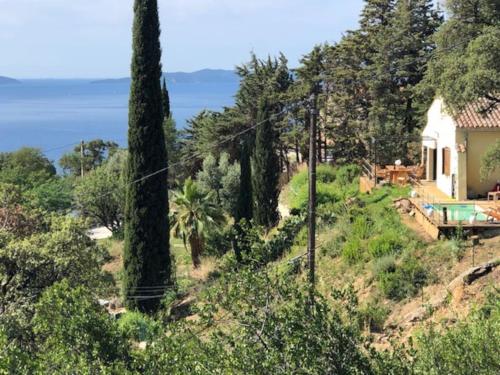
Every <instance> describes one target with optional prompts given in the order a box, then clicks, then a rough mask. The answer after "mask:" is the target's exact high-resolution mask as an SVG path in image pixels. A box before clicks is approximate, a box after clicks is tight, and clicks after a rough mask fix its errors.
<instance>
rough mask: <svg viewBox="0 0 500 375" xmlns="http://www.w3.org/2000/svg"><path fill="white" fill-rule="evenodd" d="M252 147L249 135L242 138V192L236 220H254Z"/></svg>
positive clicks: (239, 196)
mask: <svg viewBox="0 0 500 375" xmlns="http://www.w3.org/2000/svg"><path fill="white" fill-rule="evenodd" d="M250 157H251V149H250V141H249V139H248V137H246V139H244V140H242V142H241V150H240V169H241V172H240V192H239V195H238V208H237V210H236V218H235V219H236V220H235V221H236V222H239V221H240V220H242V219H245V220H247V221H250V220H252V215H253V192H252V166H251V159H250Z"/></svg>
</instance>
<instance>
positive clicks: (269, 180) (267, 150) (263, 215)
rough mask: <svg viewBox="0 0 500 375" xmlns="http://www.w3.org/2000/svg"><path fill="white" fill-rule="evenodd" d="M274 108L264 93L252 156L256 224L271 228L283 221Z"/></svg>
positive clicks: (260, 104)
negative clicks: (280, 220)
mask: <svg viewBox="0 0 500 375" xmlns="http://www.w3.org/2000/svg"><path fill="white" fill-rule="evenodd" d="M270 116H271V111H270V105H269V103H268V100H267V98H266V97H265V96H264V98H263V99H261V101H260V103H259V111H258V115H257V124H259V125H258V126H257V130H256V135H255V150H254V154H253V157H252V166H253V168H252V187H253V192H254V210H253V216H254V220H255V223H256V224H257V225H261V226H263V227H265V228H267V229H270V228H271V227H273V226H274V225H275V224H277V222H278V220H279V213H278V197H279V189H278V183H279V174H280V170H279V160H278V155H277V154H276V151H275V142H276V141H275V138H276V136H275V129H274V126H273V123H272V122H271V120H270Z"/></svg>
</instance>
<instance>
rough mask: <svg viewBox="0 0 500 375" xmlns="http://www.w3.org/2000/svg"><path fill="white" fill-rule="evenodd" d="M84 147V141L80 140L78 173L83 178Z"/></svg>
mask: <svg viewBox="0 0 500 375" xmlns="http://www.w3.org/2000/svg"><path fill="white" fill-rule="evenodd" d="M84 148H85V143H84V142H83V141H81V143H80V174H81V177H82V178H83V175H84V174H85V171H84V169H83V164H84V163H83V158H84V152H83V149H84Z"/></svg>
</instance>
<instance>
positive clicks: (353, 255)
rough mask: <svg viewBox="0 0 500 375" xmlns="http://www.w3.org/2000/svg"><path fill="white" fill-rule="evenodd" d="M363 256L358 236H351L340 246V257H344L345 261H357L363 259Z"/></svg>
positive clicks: (352, 262)
mask: <svg viewBox="0 0 500 375" xmlns="http://www.w3.org/2000/svg"><path fill="white" fill-rule="evenodd" d="M363 257H364V249H363V246H362V245H361V241H360V240H359V239H358V238H352V239H350V240H348V241H347V242H346V243H345V244H344V246H343V248H342V258H344V259H345V260H346V261H347V263H349V264H354V263H358V262H360V261H362V260H363Z"/></svg>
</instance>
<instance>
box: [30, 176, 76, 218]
mask: <svg viewBox="0 0 500 375" xmlns="http://www.w3.org/2000/svg"><path fill="white" fill-rule="evenodd" d="M72 195H73V183H72V181H71V179H69V178H64V177H60V176H54V177H53V178H51V179H48V180H47V181H44V182H41V183H39V184H37V185H36V186H34V187H33V188H32V189H31V190H29V191H27V192H26V193H25V197H26V200H27V205H29V206H30V207H31V208H38V209H40V210H42V211H46V212H61V213H63V212H67V211H68V210H69V209H70V208H71V206H72V203H73V202H72Z"/></svg>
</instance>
